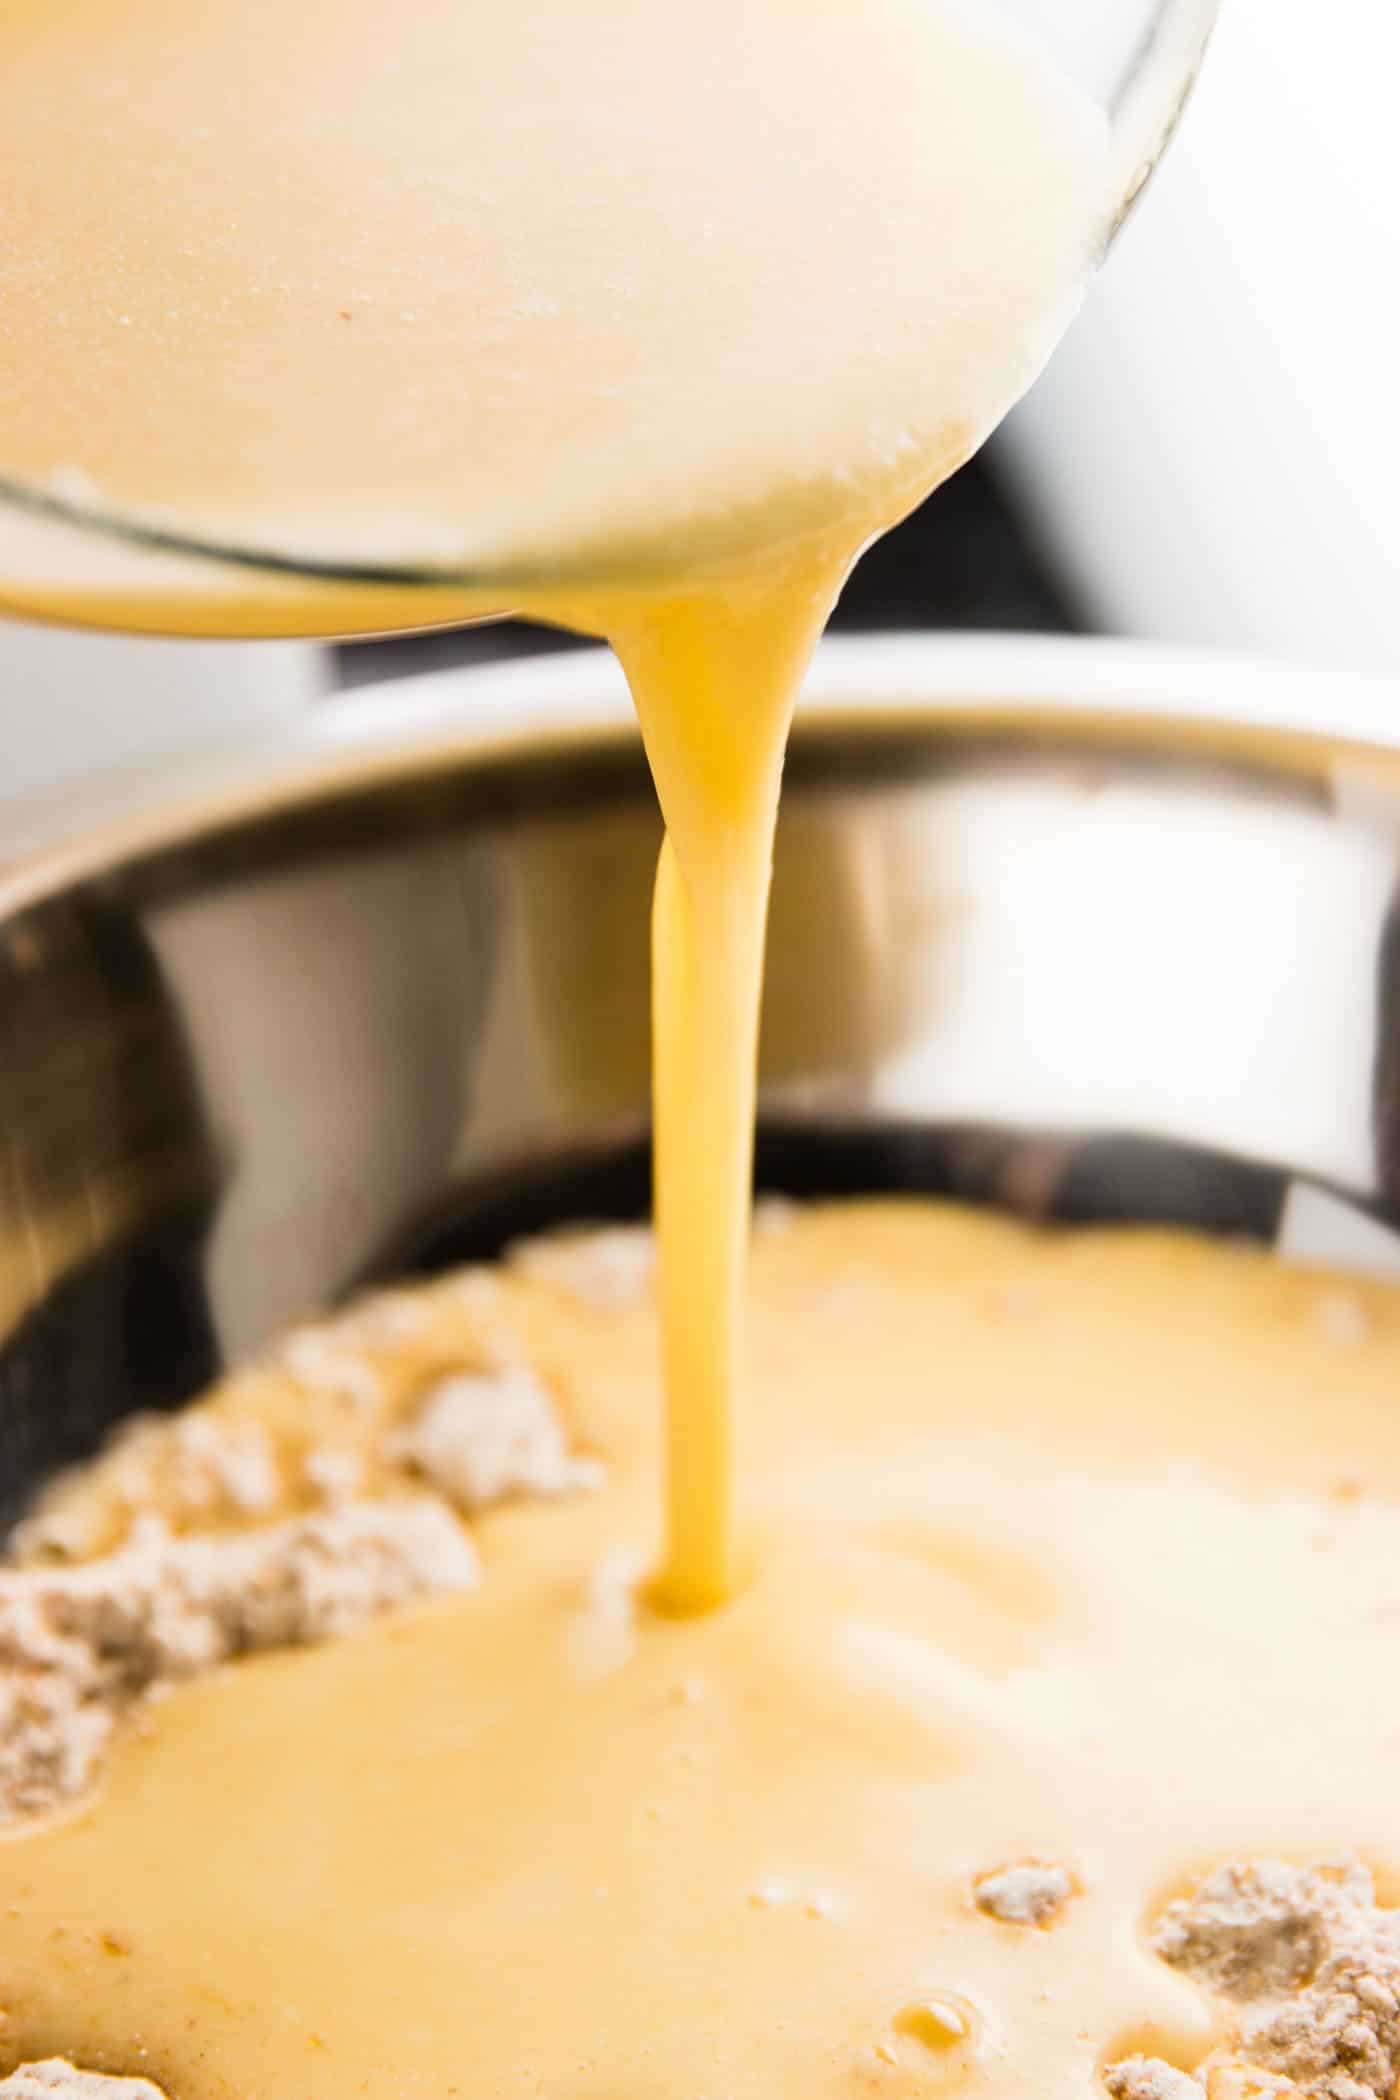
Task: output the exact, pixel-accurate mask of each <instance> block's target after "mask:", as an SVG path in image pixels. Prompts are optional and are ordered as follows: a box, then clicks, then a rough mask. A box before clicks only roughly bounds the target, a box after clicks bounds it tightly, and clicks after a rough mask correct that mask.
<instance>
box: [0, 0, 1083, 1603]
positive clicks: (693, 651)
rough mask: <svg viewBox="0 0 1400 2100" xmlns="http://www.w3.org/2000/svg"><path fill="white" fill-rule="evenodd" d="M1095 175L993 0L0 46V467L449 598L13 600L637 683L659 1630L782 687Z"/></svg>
mask: <svg viewBox="0 0 1400 2100" xmlns="http://www.w3.org/2000/svg"><path fill="white" fill-rule="evenodd" d="M11 13H12V16H14V13H15V11H13V10H12V11H11ZM1112 181H1113V175H1112V160H1111V155H1110V146H1109V132H1108V125H1107V121H1106V119H1105V117H1104V116H1103V114H1102V112H1101V111H1100V110H1098V109H1097V108H1096V107H1095V106H1094V105H1092V104H1091V103H1090V102H1089V101H1088V99H1087V98H1086V97H1084V96H1082V95H1081V94H1080V93H1079V92H1078V91H1077V90H1076V89H1074V88H1073V87H1072V86H1071V85H1070V83H1069V81H1068V80H1067V79H1064V78H1062V77H1061V76H1060V75H1059V74H1058V73H1057V72H1056V71H1055V70H1054V69H1053V68H1052V67H1051V65H1050V64H1049V62H1048V61H1047V60H1045V59H1044V58H1042V57H1041V56H1040V55H1039V54H1038V52H1037V50H1036V49H1035V48H1033V47H1032V46H1031V45H1030V44H1028V43H1026V44H1023V43H1022V42H1021V41H1020V40H1019V39H1018V38H1017V37H1015V36H1013V35H1012V34H1011V32H1010V31H1009V30H1008V29H1006V28H1005V27H1004V26H1002V25H1001V23H1000V21H999V18H998V16H997V14H996V12H995V10H994V9H992V8H991V7H989V6H986V5H978V4H972V0H873V4H867V5H861V6H854V5H852V4H851V0H763V4H762V5H757V6H756V5H754V4H753V0H712V4H707V5H706V6H704V7H703V8H697V7H695V6H692V5H691V4H690V0H600V4H596V5H588V6H582V5H580V4H579V0H535V4H532V5H531V6H529V7H528V8H521V7H512V6H504V7H503V6H499V5H494V4H487V0H475V4H471V5H463V4H462V0H411V4H409V5H407V6H405V7H403V8H401V9H399V10H398V11H397V13H396V17H395V23H394V33H393V35H392V37H389V38H386V36H385V30H384V17H383V10H382V8H381V7H380V6H379V5H377V4H375V0H333V4H327V5H323V6H317V7H315V8H313V9H304V10H296V9H292V10H290V11H289V10H288V8H287V7H286V5H285V0H202V4H201V5H200V6H198V7H195V8H191V7H189V6H188V5H187V4H185V0H42V4H34V5H25V6H23V7H21V8H20V9H19V10H18V13H17V17H15V18H13V19H11V20H9V21H8V22H6V23H5V24H4V26H3V30H0V199H3V200H4V204H5V208H6V209H7V210H8V211H9V213H10V214H11V215H12V217H13V221H14V225H15V227H16V229H17V234H16V238H15V240H14V242H13V243H12V244H11V253H10V255H9V257H8V259H7V265H6V275H5V296H4V300H3V302H0V473H3V474H6V475H8V476H9V477H10V479H11V480H13V481H18V482H20V483H23V484H24V485H25V486H27V487H29V488H30V489H38V490H40V491H46V492H47V493H48V494H49V495H50V496H52V497H54V498H56V499H57V500H59V501H60V502H62V503H64V504H67V505H70V506H72V507H75V508H76V509H77V510H78V511H79V512H89V513H94V514H96V513H117V514H121V515H122V516H125V517H128V518H135V519H137V520H138V521H140V522H142V523H143V524H144V525H145V527H147V528H148V529H152V530H156V531H164V530H172V529H175V530H193V531H195V532H196V533H198V534H199V535H200V536H201V537H202V538H203V539H205V540H206V541H209V542H214V543H218V544H224V543H227V544H231V545H236V546H240V547H244V548H253V549H256V550H261V551H268V550H269V549H271V550H273V551H276V552H278V553H280V554H283V555H286V556H290V557H292V558H294V559H296V560H299V561H313V562H316V561H325V560H334V561H337V562H339V563H342V564H350V565H361V566H365V565H369V566H370V567H373V566H375V565H381V566H382V565H383V564H385V563H392V564H398V565H403V564H405V563H407V564H419V565H422V566H424V567H426V568H429V569H432V570H434V571H439V572H451V573H453V574H456V575H458V576H471V577H473V578H474V579H475V582H474V583H473V584H472V586H471V587H469V588H464V587H457V588H444V589H443V590H442V591H441V592H439V593H438V594H437V595H436V596H434V595H432V594H429V595H427V596H423V595H418V596H413V595H408V596H400V597H395V595H394V593H393V592H392V591H388V590H386V588H384V587H382V586H380V587H375V588H368V587H366V588H364V589H362V590H360V591H359V592H357V591H356V589H354V588H353V587H350V586H343V587H342V588H341V589H340V590H339V591H331V592H329V593H328V594H327V593H325V592H322V591H320V590H317V589H315V588H313V587H311V586H309V585H305V584H300V583H298V584H287V583H285V582H284V583H282V584H278V583H277V582H276V581H275V580H272V579H268V578H266V577H259V576H258V575H257V574H256V573H255V572H254V571H251V570H241V571H240V570H231V571H225V572H224V573H223V574H222V575H220V573H219V572H218V571H216V570H213V569H211V568H208V567H206V566H201V565H199V564H195V565H194V566H193V567H190V568H185V567H180V566H178V565H177V566H176V567H175V569H174V570H173V571H168V569H167V568H165V567H162V564H161V563H160V562H158V561H152V560H151V559H150V557H147V566H146V567H141V566H137V567H136V568H130V567H128V566H127V564H126V563H125V562H124V560H123V559H121V558H120V550H119V549H117V548H116V547H115V546H114V545H112V544H111V543H104V542H102V541H101V540H99V539H98V538H96V537H95V536H94V535H92V534H87V535H79V536H77V537H76V538H70V537H66V536H65V535H64V534H63V533H62V532H59V531H57V528H48V529H39V530H36V529H35V528H34V525H33V522H32V520H29V519H27V518H26V517H25V516H23V515H22V514H20V513H13V514H11V515H10V516H8V517H6V516H5V514H4V513H3V511H0V602H4V599H5V598H6V597H8V600H9V602H10V603H11V604H15V605H19V606H21V607H24V608H28V609H37V610H40V611H48V612H54V613H57V614H59V615H61V616H64V617H72V618H89V619H107V620H109V621H112V622H114V623H116V624H121V625H127V624H133V623H134V624H138V625H139V624H143V623H144V624H154V625H157V626H160V627H163V628H188V629H191V630H197V629H200V628H206V627H207V628H213V629H215V630H219V629H224V630H236V631H249V630H254V631H263V632H266V631H275V630H279V629H286V630H296V629H298V628H300V627H304V626H308V625H309V626H311V627H313V628H315V627H317V626H321V627H326V626H329V627H335V628H340V629H342V630H344V629H351V628H356V627H373V626H377V625H378V626H382V625H389V624H393V623H394V622H395V621H396V620H397V621H398V622H399V623H400V624H411V623H413V622H415V621H418V622H421V621H426V620H430V619H432V618H435V617H436V618H439V619H447V618H461V617H465V616H467V615H468V614H471V613H482V612H487V611H491V610H499V609H501V608H502V607H503V606H511V605H513V606H516V607H520V608H524V609H526V610H529V611H532V612H534V613H536V614H538V615H541V616H543V617H545V618H548V619H553V620H556V621H559V622H562V623H563V624H565V625H568V626H574V627H579V628H583V629H587V630H588V631H590V632H595V633H600V634H604V635H606V636H607V637H608V638H609V640H611V641H612V643H613V644H614V646H615V648H616V649H617V651H618V653H619V655H620V656H621V658H622V661H623V663H624V666H625V668H626V670H627V673H628V676H629V679H630V681H631V684H632V688H633V691H634V693H635V696H636V701H637V708H638V713H639V715H640V718H641V724H642V731H643V735H644V738H645V741H646V746H647V752H648V756H649V758H650V760H651V764H652V769H653V772H654V774H655V777H656V783H657V789H658V792H659V795H660V798H661V804H662V810H663V813H664V815H665V819H666V826H667V843H666V848H665V852H664V854H663V856H662V864H661V871H660V876H659V880H658V885H657V903H656V937H655V977H656V990H655V1003H656V1031H655V1032H656V1113H657V1137H658V1170H657V1212H658V1218H659V1221H660V1225H661V1231H662V1238H663V1246H664V1252H663V1269H664V1279H663V1289H664V1294H665V1303H666V1311H667V1319H666V1341H665V1349H666V1385H667V1396H668V1404H669V1408H670V1422H671V1435H670V1447H669V1468H670V1503H671V1521H670V1530H669V1536H668V1541H667V1547H666V1554H665V1561H664V1565H663V1568H662V1570H661V1574H660V1594H661V1595H663V1596H664V1598H665V1599H666V1601H667V1602H668V1604H669V1605H670V1606H671V1607H672V1608H674V1609H676V1610H682V1611H689V1610H696V1609H701V1608H704V1607H705V1606H707V1605H710V1604H713V1603H715V1602H716V1601H718V1600H719V1599H720V1598H722V1597H723V1595H724V1594H725V1592H726V1590H727V1588H728V1587H729V1584H730V1582H731V1581H732V1578H733V1571H734V1561H735V1552H736V1543H735V1538H734V1522H733V1506H732V1505H733V1483H734V1478H735V1468H734V1450H733V1446H734V1429H733V1422H732V1416H733V1411H734V1399H735V1386H734V1367H735V1353H736V1348H737V1337H738V1329H739V1320H740V1304H739V1267H740V1260H741V1249H742V1240H743V1225H744V1217H745V1211H746V1207H747V1202H748V1182H749V1160H750V1151H751V1132H752V1123H753V1101H754V1065H755V1045H756V1037H757V1028H758V1007H759V984H760V978H761V973H762V947H763V929H764V920H765V915H766V910H767V897H768V881H769V871H770V865H771V858H772V842H773V826H774V821H775V817H776V809H777V795H778V782H779V775H780V772H781V766H782V754H783V748H784V744H785V741H786V736H787V729H788V724H789V721H790V718H791V714H792V709H793V704H794V701H795V699H796V694H797V687H798V683H799V681H800V678H801V675H802V671H803V669H804V666H805V664H806V661H807V657H808V655H809V653H810V651H811V649H812V647H813V645H814V643H815V641H816V639H817V636H818V634H819V632H820V630H821V627H822V625H823V623H824V621H825V619H826V617H827V614H828V613H829V611H830V609H831V606H832V603H833V602H834V600H835V597H836V594H837V592H838V591H839V589H840V587H841V584H842V583H843V581H844V579H845V576H846V573H847V571H848V570H849V568H850V566H851V564H852V562H853V561H854V560H855V558H856V556H857V555H858V553H859V552H860V549H861V548H862V547H863V546H864V545H865V544H866V543H867V542H868V541H869V540H870V539H871V538H872V537H874V536H875V535H876V534H877V533H879V532H880V531H881V530H883V529H884V528H885V527H886V526H888V525H889V524H891V523H892V522H893V521H894V520H895V519H896V518H897V517H899V516H900V515H901V514H902V513H903V512H904V511H905V510H907V509H908V508H909V507H910V505H911V504H912V503H914V502H915V501H917V499H918V498H919V497H921V496H922V495H923V494H925V493H926V491H927V490H928V489H929V488H931V487H932V486H933V485H934V484H935V483H936V482H938V481H939V480H941V479H942V477H943V476H944V475H945V474H947V473H948V472H950V471H951V470H952V468H953V467H955V466H956V465H958V464H959V463H960V462H961V461H962V460H963V459H964V458H965V457H966V456H967V454H968V453H969V452H970V451H971V450H972V449H973V448H974V447H975V446H976V445H977V444H978V443H980V442H981V440H982V439H983V438H984V437H985V436H986V434H987V433H988V431H989V430H990V429H991V428H992V427H993V425H994V424H995V423H996V422H997V421H998V420H999V419H1000V417H1001V416H1002V415H1003V414H1004V413H1005V411H1006V409H1007V408H1008V407H1009V406H1010V404H1011V402H1012V401H1013V400H1014V399H1015V397H1016V396H1017V395H1018V394H1019V393H1020V392H1021V391H1022V389H1023V388H1024V387H1025V386H1026V385H1027V384H1028V383H1029V381H1030V380H1031V379H1032V378H1033V377H1034V376H1035V373H1036V371H1037V370H1038V369H1039V366H1040V365H1041V363H1042V362H1043V361H1044V359H1045V357H1046V356H1047V355H1048V353H1049V351H1050V349H1051V348H1052V347H1053V344H1054V342H1055V340H1056V337H1057V336H1058V334H1059V332H1060V330H1061V329H1062V328H1063V327H1064V325H1065V323H1066V322H1067V321H1068V319H1069V317H1070V315H1071V313H1072V311H1073V309H1074V307H1075V305H1076V304H1077V301H1078V299H1079V296H1080V294H1081V291H1082V288H1083V284H1084V281H1085V278H1086V276H1087V274H1088V271H1089V269H1090V267H1091V264H1092V262H1093V260H1094V258H1095V255H1096V253H1097V250H1098V247H1099V245H1100V244H1101V242H1102V239H1103V237H1104V234H1105V231H1106V228H1107V226H1108V224H1109V221H1110V219H1111V216H1112V212H1113V209H1114V205H1115V202H1116V200H1115V198H1114V196H1113V194H1112ZM55 535H56V536H55Z"/></svg>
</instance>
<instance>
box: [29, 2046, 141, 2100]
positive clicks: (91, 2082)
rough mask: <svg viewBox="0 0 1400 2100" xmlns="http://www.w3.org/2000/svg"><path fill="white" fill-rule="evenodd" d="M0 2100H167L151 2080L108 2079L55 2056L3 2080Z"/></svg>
mask: <svg viewBox="0 0 1400 2100" xmlns="http://www.w3.org/2000/svg"><path fill="white" fill-rule="evenodd" d="M0 2100H165V2095H164V2093H163V2092H162V2091H161V2089H160V2087H159V2086H157V2085H152V2084H151V2081H150V2080H149V2078H107V2077H104V2076H103V2074H102V2073H101V2072H100V2071H80V2070H78V2069H77V2067H76V2066H75V2065H74V2064H70V2063H69V2062H67V2060H66V2059H65V2058H63V2057H61V2056H54V2057H49V2058H48V2059H47V2060H46V2061H45V2062H44V2063H41V2064H22V2065H21V2066H20V2068H19V2070H17V2071H12V2072H11V2073H10V2076H9V2077H8V2078H0Z"/></svg>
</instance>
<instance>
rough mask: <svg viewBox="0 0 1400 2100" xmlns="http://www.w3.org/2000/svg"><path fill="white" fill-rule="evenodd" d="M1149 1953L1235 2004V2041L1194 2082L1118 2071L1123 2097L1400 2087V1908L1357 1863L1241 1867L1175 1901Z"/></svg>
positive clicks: (1365, 2096) (1141, 2068)
mask: <svg viewBox="0 0 1400 2100" xmlns="http://www.w3.org/2000/svg"><path fill="white" fill-rule="evenodd" d="M1152 1946H1153V1949H1154V1951H1155V1952H1156V1953H1157V1954H1158V1955H1160V1957H1161V1958H1162V1960H1163V1961H1165V1962H1167V1963H1169V1964H1170V1965H1171V1967H1172V1968H1174V1969H1177V1970H1179V1971H1180V1972H1181V1973H1182V1974H1183V1975H1184V1976H1188V1977H1190V1978H1191V1980H1192V1981H1193V1982H1194V1983H1197V1984H1200V1985H1201V1986H1202V1987H1203V1988H1204V1989H1205V1990H1207V1991H1209V1992H1211V1993H1212V1994H1213V1995H1215V1996H1216V1997H1218V1998H1220V1999H1222V2000H1224V2001H1225V2004H1226V2006H1227V2007H1228V2009H1229V2014H1230V2025H1229V2030H1228V2033H1227V2036H1226V2039H1225V2041H1224V2042H1223V2043H1222V2044H1221V2045H1220V2046H1219V2047H1218V2048H1216V2049H1214V2050H1212V2052H1211V2053H1210V2055H1209V2056H1208V2057H1206V2059H1205V2061H1204V2062H1203V2063H1201V2064H1199V2065H1197V2066H1196V2067H1195V2069H1194V2070H1193V2071H1192V2072H1185V2071H1182V2070H1180V2069H1178V2068H1177V2067H1176V2066H1174V2065H1172V2064H1167V2063H1164V2062H1162V2061H1161V2060H1160V2059H1159V2058H1156V2057H1143V2056H1129V2057H1125V2058H1123V2059H1122V2060H1121V2061H1120V2062H1118V2063H1115V2064H1110V2065H1109V2066H1108V2068H1107V2070H1106V2072H1105V2082H1106V2084H1107V2086H1108V2090H1109V2092H1110V2093H1111V2094H1112V2095H1113V2100H1199V2095H1200V2093H1201V2092H1202V2091H1204V2092H1205V2093H1206V2094H1207V2095H1208V2096H1209V2100H1252V2096H1255V2095H1258V2096H1260V2100H1265V2096H1269V2095H1289V2094H1302V2095H1306V2096H1308V2100H1391V2095H1392V2094H1393V2093H1394V2090H1395V2087H1396V2084H1397V2080H1400V1911H1395V1910H1389V1909H1385V1908H1383V1907H1382V1906H1381V1905H1379V1904H1378V1903H1377V1901H1376V1891H1375V1884H1374V1882H1373V1880H1372V1878H1371V1875H1370V1873H1369V1872H1368V1871H1367V1869H1366V1868H1365V1867H1363V1866H1361V1865H1360V1864H1359V1863H1358V1862H1356V1861H1355V1860H1346V1861H1341V1862H1337V1863H1328V1864H1324V1865H1320V1866H1314V1867H1308V1868H1301V1867H1295V1866H1288V1865H1285V1864H1284V1863H1283V1862H1281V1861H1277V1860H1262V1861H1257V1862H1251V1863H1232V1864H1230V1865H1228V1866H1224V1867H1221V1868H1220V1869H1219V1871H1218V1872H1217V1873H1215V1874H1213V1875H1211V1877H1210V1879H1209V1880H1208V1881H1206V1882H1204V1883H1202V1885H1201V1887H1200V1888H1199V1889H1197V1890H1196V1892H1195V1894H1194V1895H1191V1896H1188V1897H1184V1898H1182V1899H1181V1900H1180V1901H1179V1902H1175V1903H1172V1904H1169V1905H1168V1906H1167V1908H1166V1910H1164V1911H1163V1913H1162V1915H1161V1917H1160V1918H1159V1919H1158V1921H1157V1924H1156V1927H1155V1929H1154V1931H1153V1934H1152Z"/></svg>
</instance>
